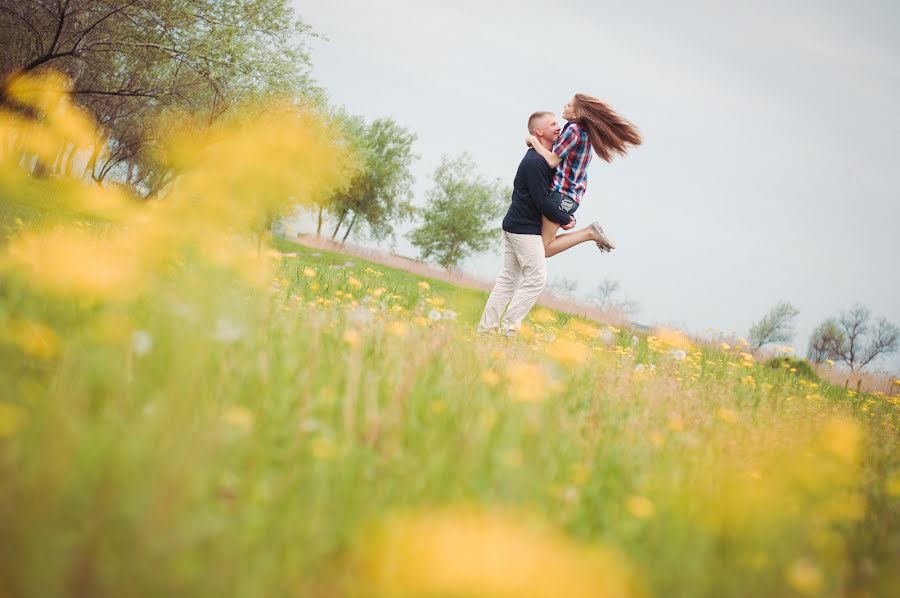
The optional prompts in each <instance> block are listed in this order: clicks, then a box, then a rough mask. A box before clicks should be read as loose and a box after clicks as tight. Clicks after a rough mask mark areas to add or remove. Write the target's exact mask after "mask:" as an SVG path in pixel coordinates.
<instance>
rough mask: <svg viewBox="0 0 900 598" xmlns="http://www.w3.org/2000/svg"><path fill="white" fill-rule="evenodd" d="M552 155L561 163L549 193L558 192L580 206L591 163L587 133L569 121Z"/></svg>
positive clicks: (555, 144)
mask: <svg viewBox="0 0 900 598" xmlns="http://www.w3.org/2000/svg"><path fill="white" fill-rule="evenodd" d="M553 153H554V154H556V155H557V156H559V157H560V158H561V159H562V162H560V163H559V166H557V167H556V174H554V175H553V184H552V185H551V186H550V191H559V192H560V193H562V194H563V195H566V196H568V197H571V198H572V199H574V200H575V201H576V202H578V203H579V204H580V203H581V197H582V196H583V195H584V190H585V189H587V167H588V164H590V163H591V142H590V140H588V134H587V131H585V130H584V127H582V126H580V125H578V124H577V123H574V122H571V121H570V122H569V123H567V124H566V126H565V127H563V130H562V133H560V134H559V138H558V139H557V140H556V143H554V144H553Z"/></svg>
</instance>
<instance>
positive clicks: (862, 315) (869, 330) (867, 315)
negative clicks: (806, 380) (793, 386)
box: [809, 304, 900, 372]
mask: <svg viewBox="0 0 900 598" xmlns="http://www.w3.org/2000/svg"><path fill="white" fill-rule="evenodd" d="M809 347H810V349H809V354H810V359H812V360H813V361H817V360H818V362H819V363H821V361H824V359H820V358H821V357H822V355H825V356H826V358H829V359H834V360H835V361H842V362H844V363H845V364H846V365H847V366H848V367H849V368H850V371H851V372H855V371H857V370H860V369H862V368H864V367H866V366H867V365H868V364H870V363H871V362H872V361H874V360H875V359H876V358H878V357H879V356H881V355H889V354H891V353H894V352H895V351H897V349H898V347H900V328H898V327H897V326H896V325H894V324H892V323H890V322H888V321H887V320H886V319H885V318H878V319H877V320H875V321H874V322H872V312H871V311H870V310H869V308H867V307H865V306H863V305H860V304H856V305H854V306H853V307H851V308H849V309H845V310H842V311H841V312H840V314H839V315H838V317H837V318H835V319H829V320H827V321H825V322H824V323H823V324H821V325H819V327H818V328H816V331H815V332H813V335H812V337H811V338H810V345H809Z"/></svg>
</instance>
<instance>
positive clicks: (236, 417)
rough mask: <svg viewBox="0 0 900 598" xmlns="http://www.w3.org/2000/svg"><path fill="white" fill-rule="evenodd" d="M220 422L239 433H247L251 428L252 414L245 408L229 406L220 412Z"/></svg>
mask: <svg viewBox="0 0 900 598" xmlns="http://www.w3.org/2000/svg"><path fill="white" fill-rule="evenodd" d="M222 421H224V422H225V423H227V424H229V425H231V426H233V427H235V428H236V429H238V430H240V431H241V432H249V431H250V430H251V429H252V428H253V414H252V413H251V412H250V410H249V409H247V408H246V407H240V406H238V405H231V406H229V407H226V408H225V411H223V412H222Z"/></svg>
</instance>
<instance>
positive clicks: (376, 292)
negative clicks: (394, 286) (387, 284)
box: [372, 287, 387, 298]
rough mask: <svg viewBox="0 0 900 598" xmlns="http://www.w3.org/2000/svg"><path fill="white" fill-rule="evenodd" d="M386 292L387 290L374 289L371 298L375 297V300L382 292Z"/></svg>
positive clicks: (382, 288)
mask: <svg viewBox="0 0 900 598" xmlns="http://www.w3.org/2000/svg"><path fill="white" fill-rule="evenodd" d="M386 290H387V289H385V288H384V287H378V288H377V289H375V290H374V291H372V296H373V297H376V298H377V297H381V296H382V295H383V294H384V292H385V291H386Z"/></svg>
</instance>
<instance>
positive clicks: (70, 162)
mask: <svg viewBox="0 0 900 598" xmlns="http://www.w3.org/2000/svg"><path fill="white" fill-rule="evenodd" d="M76 154H78V146H77V145H75V144H74V143H73V144H72V149H71V150H69V155H68V157H67V158H66V164H65V166H64V167H63V174H64V175H65V176H68V177H70V176H72V173H73V172H74V171H75V156H76Z"/></svg>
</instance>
